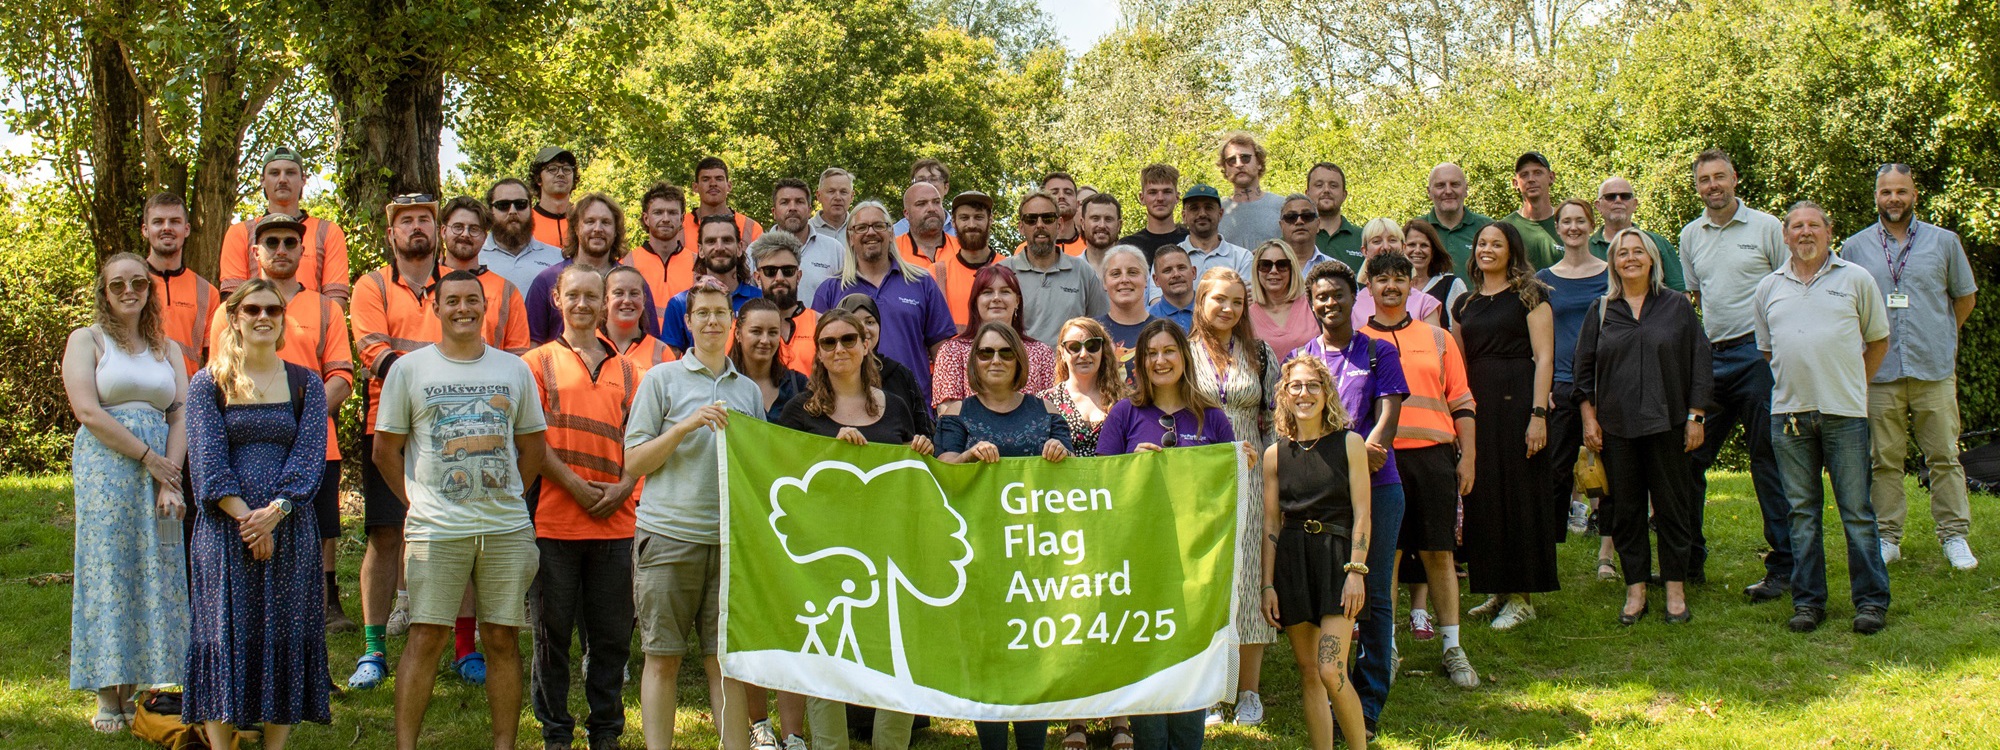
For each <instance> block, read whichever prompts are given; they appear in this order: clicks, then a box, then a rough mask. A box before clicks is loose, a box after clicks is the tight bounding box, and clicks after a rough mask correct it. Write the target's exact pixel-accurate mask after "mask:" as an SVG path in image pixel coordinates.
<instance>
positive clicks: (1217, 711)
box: [1201, 703, 1222, 727]
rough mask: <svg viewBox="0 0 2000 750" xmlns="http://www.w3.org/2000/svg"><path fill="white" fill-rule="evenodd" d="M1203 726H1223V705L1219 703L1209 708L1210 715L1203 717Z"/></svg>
mask: <svg viewBox="0 0 2000 750" xmlns="http://www.w3.org/2000/svg"><path fill="white" fill-rule="evenodd" d="M1201 725H1202V726H1205V727H1219V726H1222V704H1220V703H1217V704H1215V705H1213V706H1209V707H1208V715H1207V716H1204V717H1202V719H1201Z"/></svg>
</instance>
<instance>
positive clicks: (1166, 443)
mask: <svg viewBox="0 0 2000 750" xmlns="http://www.w3.org/2000/svg"><path fill="white" fill-rule="evenodd" d="M1160 429H1162V430H1166V432H1163V433H1161V434H1160V447H1162V448H1172V447H1174V446H1175V445H1178V444H1179V443H1180V442H1181V435H1180V432H1181V426H1180V422H1178V421H1177V420H1175V419H1174V415H1172V414H1161V415H1160Z"/></svg>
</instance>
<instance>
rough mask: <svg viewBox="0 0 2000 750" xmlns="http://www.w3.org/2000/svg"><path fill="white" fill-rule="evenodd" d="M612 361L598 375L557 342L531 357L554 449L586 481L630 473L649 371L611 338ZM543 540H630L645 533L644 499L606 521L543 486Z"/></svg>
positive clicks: (557, 487)
mask: <svg viewBox="0 0 2000 750" xmlns="http://www.w3.org/2000/svg"><path fill="white" fill-rule="evenodd" d="M598 342H599V343H601V344H603V345H604V350H605V352H606V356H605V358H604V361H603V362H600V363H598V366H597V370H596V371H595V372H592V371H591V369H590V365H589V363H588V362H586V361H584V358H583V355H582V354H581V353H579V352H578V351H576V349H574V348H571V347H570V345H569V342H568V341H565V340H563V339H560V338H558V339H556V340H554V341H551V342H549V343H546V344H543V345H541V346H539V347H536V348H535V349H534V350H533V351H530V352H528V356H527V357H524V358H523V359H525V360H526V361H527V363H528V369H529V370H530V371H531V372H533V373H534V374H535V384H536V385H537V386H539V387H540V391H541V397H542V411H543V412H544V413H546V414H547V415H548V420H549V430H548V433H547V440H548V445H549V450H550V451H551V452H553V453H554V454H555V456H556V458H557V459H558V460H560V461H562V462H563V465H564V466H568V467H569V469H570V471H573V472H576V475H577V476H578V477H580V478H582V479H584V480H585V481H590V482H616V481H618V479H619V477H620V475H621V474H622V473H623V472H624V464H625V417H626V415H627V414H629V413H630V412H631V410H632V395H633V393H634V392H635V391H637V390H638V387H639V378H640V377H641V376H642V375H643V371H642V370H640V369H639V368H638V367H636V366H634V365H633V364H632V361H631V360H628V359H626V358H624V357H621V356H618V353H617V351H616V349H615V347H613V346H612V344H611V342H610V341H606V340H605V339H604V338H603V337H601V336H600V337H599V338H598ZM541 488H542V489H541V500H540V502H539V503H538V504H537V505H536V507H535V536H537V537H540V538H543V539H630V538H632V536H633V534H634V533H635V530H636V529H637V515H636V510H637V508H638V502H637V501H638V496H639V493H638V491H637V490H634V491H633V493H632V497H631V498H630V499H627V500H626V501H625V504H624V505H622V506H620V507H619V508H618V510H617V511H616V512H614V513H612V514H611V515H610V516H607V517H605V518H595V517H592V516H591V515H590V514H589V513H588V512H585V511H584V509H583V506H582V505H579V504H578V503H577V501H576V498H575V496H573V495H571V494H570V493H569V491H568V490H566V489H563V487H562V485H561V484H560V483H558V482H556V481H554V480H545V481H543V482H542V483H541Z"/></svg>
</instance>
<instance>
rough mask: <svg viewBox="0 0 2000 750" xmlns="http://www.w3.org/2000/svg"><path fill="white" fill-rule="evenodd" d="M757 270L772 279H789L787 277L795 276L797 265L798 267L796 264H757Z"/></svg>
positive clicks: (797, 269) (797, 270)
mask: <svg viewBox="0 0 2000 750" xmlns="http://www.w3.org/2000/svg"><path fill="white" fill-rule="evenodd" d="M757 272H758V273H761V274H764V275H765V276H769V277H771V278H774V279H789V278H791V277H793V276H797V275H798V274H799V267H798V266H796V265H790V266H783V265H769V266H758V267H757Z"/></svg>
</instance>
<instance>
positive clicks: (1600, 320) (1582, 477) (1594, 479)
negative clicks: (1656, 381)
mask: <svg viewBox="0 0 2000 750" xmlns="http://www.w3.org/2000/svg"><path fill="white" fill-rule="evenodd" d="M1610 306H1611V295H1609V294H1606V295H1604V296H1603V297H1602V298H1600V299H1598V300H1597V342H1598V344H1600V345H1602V344H1603V343H1604V310H1605V308H1608V307H1610ZM1603 362H1604V358H1603V357H1598V358H1597V359H1596V360H1594V361H1592V362H1591V370H1592V371H1594V372H1595V373H1596V374H1597V389H1598V390H1599V391H1602V390H1604V368H1603V367H1602V364H1603ZM1572 473H1573V474H1574V475H1575V478H1576V491H1577V492H1581V493H1583V495H1584V497H1591V498H1601V497H1604V496H1605V495H1606V494H1609V492H1610V486H1611V481H1610V480H1609V479H1607V478H1606V477H1605V476H1604V457H1603V456H1601V455H1599V454H1598V452H1597V451H1594V450H1591V449H1590V446H1588V445H1582V446H1578V447H1577V449H1576V469H1575V471H1573V472H1572Z"/></svg>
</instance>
